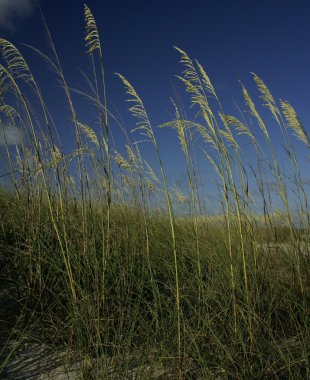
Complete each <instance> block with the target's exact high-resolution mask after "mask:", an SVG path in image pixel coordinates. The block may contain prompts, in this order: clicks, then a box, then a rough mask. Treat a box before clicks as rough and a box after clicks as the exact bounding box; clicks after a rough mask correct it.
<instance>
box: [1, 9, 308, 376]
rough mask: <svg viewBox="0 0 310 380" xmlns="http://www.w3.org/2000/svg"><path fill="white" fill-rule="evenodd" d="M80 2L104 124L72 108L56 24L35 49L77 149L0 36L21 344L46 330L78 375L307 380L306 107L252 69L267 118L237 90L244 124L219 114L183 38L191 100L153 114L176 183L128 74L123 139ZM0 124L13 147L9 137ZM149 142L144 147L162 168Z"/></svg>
mask: <svg viewBox="0 0 310 380" xmlns="http://www.w3.org/2000/svg"><path fill="white" fill-rule="evenodd" d="M84 11H85V22H86V38H85V45H86V51H87V53H88V55H89V56H90V64H91V69H92V70H91V71H92V75H91V76H90V77H88V78H87V80H88V82H89V83H90V84H91V88H92V90H93V91H92V92H91V93H90V94H82V95H84V96H86V97H87V99H88V100H91V102H92V105H93V107H92V111H91V112H93V110H94V108H95V110H96V120H97V125H96V127H94V126H92V125H88V124H87V123H85V121H84V120H82V119H81V118H80V116H79V110H78V109H77V108H76V107H75V100H74V99H75V98H74V96H73V90H72V89H71V88H70V86H69V84H68V83H67V81H66V79H65V76H64V73H63V70H62V68H61V63H60V59H59V58H58V55H57V52H56V48H55V46H54V44H53V41H52V39H51V37H50V35H49V34H48V35H49V38H50V45H51V52H52V53H51V54H52V55H51V56H46V55H45V54H44V53H42V52H38V51H36V49H34V50H35V51H36V52H37V53H38V54H39V55H40V56H41V57H43V58H45V60H47V61H48V62H49V64H50V65H52V67H53V68H54V71H55V72H56V75H57V77H58V79H59V81H60V83H61V85H62V88H63V90H64V92H65V96H66V100H67V102H68V106H69V107H68V109H69V112H70V120H71V123H72V126H73V128H74V134H75V148H74V149H73V150H72V151H70V152H68V148H67V147H66V146H64V144H63V142H62V141H61V138H60V136H59V134H58V126H57V125H56V126H55V125H54V124H53V120H52V118H51V116H50V114H49V112H48V107H47V105H46V104H45V101H44V98H43V96H42V94H41V91H40V87H39V84H38V83H37V81H36V78H35V76H34V74H33V73H32V72H31V69H30V67H29V66H28V64H27V62H26V60H25V59H24V58H23V56H22V54H21V53H20V52H19V50H18V49H17V48H16V47H15V46H14V45H12V44H11V43H10V42H9V41H7V40H5V39H0V62H1V63H0V127H1V133H2V136H3V141H4V144H3V146H1V149H3V150H4V153H5V155H6V161H7V166H8V171H9V174H8V177H6V178H9V180H10V182H9V186H7V187H6V188H4V187H3V188H2V189H1V190H0V210H1V214H0V215H1V218H0V229H1V234H0V247H1V253H0V265H1V268H2V271H1V277H0V285H1V289H2V291H3V292H8V294H9V295H10V297H12V298H14V299H15V300H17V303H18V305H19V306H20V315H19V316H18V318H17V319H16V323H15V327H14V331H15V332H14V334H15V335H14V336H15V337H16V341H17V342H19V341H20V340H22V339H24V337H25V335H26V336H27V339H28V338H29V339H30V338H31V337H33V333H34V330H36V337H38V336H39V337H40V338H39V339H41V340H42V341H44V342H45V343H47V344H49V345H51V346H55V347H66V350H67V353H68V356H71V357H72V356H74V358H75V360H77V361H78V362H79V363H80V366H79V372H78V374H77V376H78V377H80V378H84V379H89V378H94V379H110V378H111V379H114V378H128V379H130V378H141V379H151V378H162V379H166V378H178V379H262V378H268V379H306V378H309V377H310V371H309V368H310V367H309V348H310V335H309V326H310V320H309V315H310V314H309V310H310V309H309V307H310V276H309V275H310V266H309V260H310V246H309V243H310V241H309V220H310V219H309V207H308V198H307V191H306V189H305V186H304V182H303V177H302V174H301V171H300V169H299V163H298V159H297V155H296V153H295V149H296V148H295V147H296V141H294V140H293V139H292V138H294V137H297V139H298V140H299V143H300V144H305V145H306V146H308V148H309V146H310V144H309V137H308V134H307V131H306V129H305V128H304V126H303V125H302V123H301V121H300V119H299V118H298V115H297V113H296V111H295V110H294V108H293V107H292V106H291V105H290V104H289V103H288V102H286V101H282V100H281V101H279V102H278V101H276V100H275V99H274V98H273V96H272V94H271V92H270V91H269V89H268V88H267V86H266V85H265V83H264V82H263V81H262V79H261V78H259V77H258V76H257V75H256V74H253V79H254V82H255V84H256V86H257V88H258V91H259V93H260V97H261V100H262V102H263V105H264V106H265V107H266V109H267V110H268V111H270V115H271V117H272V118H270V119H268V120H266V121H264V120H263V117H262V116H261V114H260V113H259V106H258V105H256V104H255V102H254V101H253V100H252V98H251V97H250V94H249V92H248V90H247V89H246V88H245V86H244V85H243V84H242V85H241V92H242V94H243V98H244V107H245V110H246V117H244V119H241V118H237V117H235V116H233V115H229V114H227V113H226V112H225V110H224V106H223V105H222V103H221V101H220V99H219V97H218V95H217V94H216V91H215V89H214V87H213V85H212V83H211V80H210V78H209V76H208V75H207V73H206V72H205V70H204V68H203V67H202V65H201V64H200V63H199V62H197V61H194V60H192V59H191V58H190V57H189V56H188V55H187V53H186V52H184V51H183V50H181V49H179V48H176V50H177V51H178V54H180V57H181V58H180V60H181V64H182V65H183V72H182V73H181V74H180V75H179V76H178V79H179V80H180V83H181V85H182V86H184V89H185V93H186V96H189V99H190V105H191V108H194V109H195V116H188V117H186V116H185V110H184V109H183V107H181V106H180V105H179V104H178V103H177V101H173V107H174V111H175V117H174V119H173V120H168V121H167V122H165V123H163V124H162V125H161V127H162V128H172V129H173V130H174V131H175V133H176V138H177V139H178V141H179V143H180V149H181V151H182V152H183V153H184V158H185V159H184V164H185V168H184V170H185V173H186V181H187V185H186V186H185V188H184V189H178V188H177V187H175V186H173V184H171V183H170V182H169V181H168V179H167V174H166V169H165V165H164V161H163V160H162V156H161V151H160V141H159V140H158V139H157V137H156V136H157V131H156V128H154V127H153V125H152V122H151V120H150V118H149V115H148V113H147V110H146V108H145V106H144V104H143V101H142V99H141V98H140V96H139V94H138V93H137V92H136V90H135V89H134V87H133V86H132V84H130V83H129V81H128V80H127V79H126V78H125V77H124V76H123V75H121V74H118V78H119V79H120V80H121V83H122V84H123V85H124V86H125V91H126V93H127V95H128V102H130V106H131V107H130V109H129V111H130V113H131V115H132V116H133V118H135V120H136V124H137V126H136V128H135V129H134V131H133V132H134V133H133V135H130V137H131V136H134V138H133V139H131V138H129V134H127V132H128V131H126V128H125V127H122V128H123V132H124V138H125V141H126V142H125V144H124V146H118V145H116V144H115V141H114V139H113V128H112V125H113V123H114V122H115V117H114V115H112V114H111V113H110V111H109V109H108V91H107V89H106V81H105V68H104V59H105V56H104V54H103V50H102V47H101V41H100V37H99V33H98V29H97V25H96V21H95V19H94V16H93V14H92V12H91V11H90V9H89V8H88V7H87V6H86V5H85V8H84ZM79 94H80V95H81V92H80V91H79ZM32 104H33V105H32ZM211 104H212V106H211ZM186 113H187V112H186ZM188 114H189V115H191V112H188ZM270 123H272V127H273V128H275V127H276V128H278V135H279V136H281V138H282V144H283V147H284V150H285V152H286V154H287V155H288V160H287V164H288V165H289V166H290V171H289V173H291V174H290V175H288V173H284V171H283V169H282V167H281V165H280V162H279V157H278V150H277V149H275V143H276V142H274V141H273V140H272V138H271V135H270V132H269V126H268V125H269V124H270ZM253 125H255V126H256V127H255V128H253ZM8 127H9V128H15V129H16V131H17V132H18V134H19V137H20V143H19V144H17V145H15V146H12V145H10V144H9V141H8V139H7V137H6V134H7V128H8ZM141 135H142V138H141ZM292 135H295V136H292ZM243 139H247V140H248V143H249V144H251V147H252V151H253V152H254V154H253V155H252V157H251V161H249V159H247V158H246V157H244V152H243V151H242V149H241V144H242V141H243ZM141 140H147V141H149V142H151V146H152V148H153V152H154V157H155V159H156V160H157V165H156V164H154V165H153V166H154V167H152V165H151V164H150V163H148V162H146V160H145V159H144V158H143V154H142V152H143V143H144V141H141ZM199 152H203V155H201V154H199ZM198 160H203V162H198ZM264 162H267V164H265V165H264ZM203 165H206V166H207V167H208V168H209V170H210V172H211V170H212V171H213V174H212V175H213V176H214V178H215V182H216V184H217V189H218V194H217V198H218V200H219V205H220V207H221V211H220V212H218V214H217V215H214V214H212V213H210V212H209V211H208V205H207V203H206V198H207V196H208V194H207V193H206V192H208V189H207V188H205V187H204V186H203V185H202V179H201V176H202V174H201V168H202V167H203ZM271 181H272V183H273V188H272V189H271V188H270V186H268V182H269V183H270V182H271ZM253 183H254V184H255V186H254V187H255V191H256V194H255V196H254V191H253V189H254V188H253ZM251 184H252V185H251ZM289 189H292V190H289ZM289 191H291V192H292V191H293V193H294V194H295V198H294V202H292V201H291V192H289ZM273 192H274V193H276V201H277V208H276V207H275V206H274V204H273V203H274V202H275V197H274V193H273ZM257 199H258V201H257ZM257 202H258V203H260V204H261V205H262V206H261V212H260V213H258V211H257V204H256V203H257ZM182 210H183V211H182ZM8 318H11V316H8ZM12 318H13V317H12ZM12 331H13V330H12ZM21 332H22V333H21ZM12 334H13V332H12V333H11V335H10V334H9V338H10V337H11V336H12ZM19 334H20V335H19ZM9 338H8V339H7V341H5V342H4V345H6V344H7V343H8V341H9ZM36 339H38V338H36ZM13 351H14V349H13ZM12 353H13V352H11V354H12ZM8 360H9V358H8V357H6V358H5V359H4V360H3V363H2V364H0V373H1V371H3V372H4V371H5V366H6V365H7V363H8Z"/></svg>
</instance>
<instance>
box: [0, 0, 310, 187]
mask: <svg viewBox="0 0 310 380" xmlns="http://www.w3.org/2000/svg"><path fill="white" fill-rule="evenodd" d="M39 4H40V6H41V9H42V12H43V14H44V16H45V18H46V21H47V24H48V27H49V29H50V31H51V34H52V37H53V39H54V42H55V45H56V48H57V50H58V53H59V56H60V60H61V62H62V65H63V69H64V72H65V75H66V77H67V80H68V82H69V84H70V85H71V86H72V87H75V88H80V89H81V88H85V87H86V84H85V81H83V77H82V75H81V73H80V69H83V70H86V71H87V70H88V69H89V63H88V60H87V57H86V55H85V48H84V36H85V23H84V15H83V2H82V1H80V0H63V1H60V0H53V1H51V0H40V1H39ZM87 5H88V6H89V7H90V9H91V10H92V12H93V14H94V16H95V18H96V21H97V25H98V29H99V31H100V33H101V40H102V43H103V52H104V63H105V66H106V74H107V86H108V95H109V98H110V99H111V102H110V107H111V110H112V111H113V112H116V111H115V109H117V110H118V112H119V113H120V114H121V116H122V118H123V120H124V122H125V124H126V126H127V128H128V130H130V129H131V128H132V127H134V120H133V119H131V118H130V117H129V115H128V113H127V112H126V107H127V106H128V105H127V104H126V103H125V102H124V100H125V98H126V97H125V95H124V90H123V86H122V84H121V83H120V81H119V79H118V78H117V77H116V76H114V73H115V72H120V73H122V74H123V75H124V76H125V77H126V78H127V79H128V80H129V81H130V82H131V83H132V84H133V85H134V86H135V88H136V90H137V92H138V93H139V94H140V96H141V98H142V99H143V101H144V103H145V106H146V108H147V110H148V112H149V116H150V118H151V120H152V122H153V123H154V126H156V125H158V124H160V123H162V122H165V121H168V120H169V119H170V118H171V114H172V112H173V108H172V106H171V103H170V100H169V99H170V97H171V96H174V86H176V88H177V91H181V93H182V96H183V97H184V99H186V95H185V92H184V90H183V89H182V86H181V85H180V84H179V82H178V80H177V79H176V78H175V74H180V72H181V70H182V67H181V66H180V65H179V63H178V61H179V54H178V53H177V52H176V51H175V50H174V49H173V46H178V47H180V48H182V49H183V50H185V51H186V52H187V53H188V54H189V55H190V56H191V57H193V58H196V59H198V60H199V61H200V63H201V64H202V65H203V66H204V67H205V69H206V71H207V73H208V74H209V76H210V78H211V81H212V82H213V85H214V87H215V88H216V90H217V92H218V95H219V97H220V98H221V99H222V101H223V104H224V107H225V108H226V112H227V113H232V114H234V115H235V116H239V115H238V113H237V111H236V108H235V106H234V103H235V102H236V103H237V104H238V105H239V106H240V107H241V109H245V107H244V106H243V103H242V98H241V94H240V84H239V83H238V80H241V81H242V82H243V83H244V84H245V85H246V87H247V88H248V89H249V92H250V93H251V95H252V96H253V98H254V99H255V100H257V99H258V93H257V91H256V89H255V87H254V86H253V83H252V79H251V75H250V73H251V72H255V73H256V74H258V75H259V76H260V77H262V78H263V80H264V81H265V83H266V84H267V85H268V86H269V88H270V90H271V91H272V93H273V95H274V96H275V98H276V99H278V98H281V99H285V100H288V101H289V102H290V103H291V104H292V105H293V106H294V107H295V108H296V110H297V112H298V113H299V115H300V118H301V120H302V121H303V123H304V125H305V128H306V130H307V131H308V132H309V122H310V112H309V107H310V103H309V101H310V96H309V95H310V23H309V19H310V16H309V15H310V2H309V1H308V0H298V1H297V0H295V1H294V0H248V1H246V0H236V1H230V0H217V1H215V0H204V1H202V0H191V1H182V0H179V1H168V0H166V1H163V0H157V1H152V0H149V1H137V0H132V1H100V0H97V1H95V0H89V1H88V2H87ZM0 34H1V36H2V37H5V38H7V39H9V40H10V41H11V42H13V43H16V44H20V43H29V44H31V45H33V46H35V47H37V48H39V49H41V50H43V51H45V52H46V51H48V46H47V43H46V36H45V32H44V28H43V26H42V21H41V18H40V13H39V12H38V10H37V9H36V6H35V1H31V0H0ZM18 46H19V47H20V49H21V50H22V52H23V53H24V55H25V57H26V58H27V59H28V61H29V64H30V66H31V68H32V69H33V72H34V74H35V75H36V76H37V77H38V79H39V82H40V85H41V88H42V91H43V95H44V97H45V99H46V101H47V104H48V105H49V107H50V109H51V112H52V114H53V116H54V118H55V121H56V124H57V126H58V128H59V131H60V133H61V135H62V137H63V138H64V141H66V139H67V144H70V140H71V137H70V136H71V135H70V130H69V128H71V127H69V126H66V125H65V124H66V123H67V121H66V120H67V119H66V118H68V113H67V112H66V111H67V108H66V106H65V105H64V99H63V98H62V96H61V95H60V92H59V90H58V89H57V83H56V81H55V80H54V79H53V78H54V76H53V74H52V73H51V72H50V71H49V70H48V69H47V67H46V64H45V63H43V62H41V61H40V60H39V59H38V57H34V55H33V53H32V52H31V51H30V50H28V49H27V48H25V47H23V46H21V45H18ZM76 101H77V105H78V106H79V109H80V112H81V117H82V118H85V119H88V118H90V117H91V116H90V115H88V114H87V112H88V108H87V103H85V101H84V102H81V101H80V100H76ZM114 106H115V107H116V108H114ZM66 128H67V129H66ZM115 128H117V127H115ZM270 128H271V136H272V138H273V139H274V141H275V143H276V142H277V139H278V137H277V136H278V134H279V131H278V130H276V127H275V124H273V125H272V126H271V127H270ZM115 133H116V135H115V136H116V138H117V137H118V133H120V132H117V131H116V132H115ZM156 133H157V136H158V141H159V145H160V149H161V151H162V154H163V158H164V161H165V165H166V167H167V171H168V176H170V177H171V178H173V179H174V180H175V181H180V182H181V181H182V176H183V175H184V170H183V169H181V170H180V169H179V162H180V160H181V155H180V153H179V152H178V153H177V150H178V142H177V138H176V136H175V134H174V133H173V132H172V131H171V132H170V131H167V130H166V129H165V130H158V131H157V132H156ZM119 136H120V134H119ZM149 149H150V147H149ZM245 149H246V148H245ZM148 153H149V152H148V150H146V155H148ZM149 154H150V156H151V153H149ZM249 154H251V152H249ZM281 154H282V153H280V161H281V158H283V164H285V157H284V155H283V156H281ZM300 158H301V167H302V170H303V172H304V176H305V181H306V182H307V181H308V182H309V180H310V175H309V174H307V170H306V164H308V165H309V150H308V151H307V150H306V149H303V148H300ZM308 188H309V186H308Z"/></svg>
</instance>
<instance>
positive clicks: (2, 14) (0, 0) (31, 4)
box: [0, 0, 35, 30]
mask: <svg viewBox="0 0 310 380" xmlns="http://www.w3.org/2000/svg"><path fill="white" fill-rule="evenodd" d="M34 9H35V0H0V29H7V30H14V29H15V27H16V21H18V20H21V19H22V18H25V17H29V16H30V15H31V14H32V13H33V11H34Z"/></svg>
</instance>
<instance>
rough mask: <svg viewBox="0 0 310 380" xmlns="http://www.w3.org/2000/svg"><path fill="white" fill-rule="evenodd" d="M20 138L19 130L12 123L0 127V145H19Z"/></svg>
mask: <svg viewBox="0 0 310 380" xmlns="http://www.w3.org/2000/svg"><path fill="white" fill-rule="evenodd" d="M21 140H22V135H21V132H20V131H18V130H17V128H16V127H14V126H13V125H6V126H4V127H2V128H1V129H0V147H1V146H5V145H6V144H8V145H16V144H17V145H20V144H21V142H22V141H21Z"/></svg>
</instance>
